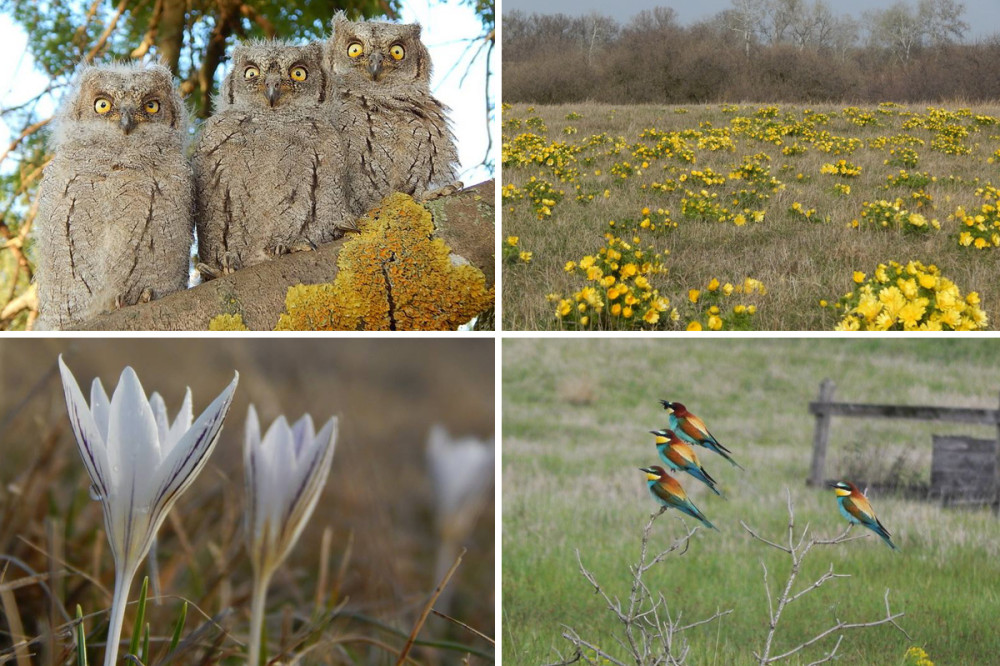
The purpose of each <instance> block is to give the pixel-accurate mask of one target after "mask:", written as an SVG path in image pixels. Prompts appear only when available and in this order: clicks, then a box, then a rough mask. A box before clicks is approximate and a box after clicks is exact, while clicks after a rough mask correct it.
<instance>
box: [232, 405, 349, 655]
mask: <svg viewBox="0 0 1000 666" xmlns="http://www.w3.org/2000/svg"><path fill="white" fill-rule="evenodd" d="M336 442H337V417H333V418H331V419H330V420H329V421H327V422H326V425H324V426H323V429H322V430H320V431H319V433H318V434H317V433H316V430H315V428H314V427H313V421H312V417H310V416H309V415H308V414H306V415H305V416H303V417H302V418H300V419H299V420H298V421H297V422H296V423H295V425H292V426H290V425H288V421H286V420H285V417H284V416H279V417H278V418H277V419H276V420H275V421H274V423H272V424H271V427H270V428H268V430H267V433H266V434H265V435H264V437H263V439H261V436H260V421H259V420H258V419H257V410H255V409H254V407H253V405H250V408H249V410H247V424H246V439H245V440H244V446H243V462H244V466H245V467H244V472H245V475H246V489H247V503H246V523H247V547H248V549H249V551H250V563H251V564H252V565H253V571H254V589H253V602H252V607H251V611H250V659H249V661H248V662H247V663H248V664H250V665H251V666H257V665H258V664H259V663H260V658H261V654H260V649H261V645H260V642H261V630H262V627H263V624H264V604H265V602H266V600H267V586H268V583H270V581H271V576H272V575H274V572H275V570H276V569H277V568H278V566H279V565H280V564H281V562H282V561H283V560H284V559H285V557H287V556H288V553H289V552H290V551H291V550H292V546H294V545H295V542H296V540H298V538H299V535H300V534H301V533H302V530H303V528H305V526H306V523H307V522H308V521H309V516H311V515H312V512H313V509H314V508H316V502H317V501H318V500H319V495H320V491H322V489H323V486H324V485H325V484H326V478H327V476H329V474H330V465H331V463H332V462H333V450H334V446H335V445H336Z"/></svg>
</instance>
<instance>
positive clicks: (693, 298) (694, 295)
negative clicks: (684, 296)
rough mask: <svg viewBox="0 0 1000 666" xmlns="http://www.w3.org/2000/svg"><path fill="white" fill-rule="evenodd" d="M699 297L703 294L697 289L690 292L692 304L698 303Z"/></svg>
mask: <svg viewBox="0 0 1000 666" xmlns="http://www.w3.org/2000/svg"><path fill="white" fill-rule="evenodd" d="M699 296H701V292H700V291H698V290H697V289H689V290H688V300H690V301H691V302H692V303H697V302H698V297H699Z"/></svg>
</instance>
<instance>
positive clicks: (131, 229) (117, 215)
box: [35, 63, 194, 330]
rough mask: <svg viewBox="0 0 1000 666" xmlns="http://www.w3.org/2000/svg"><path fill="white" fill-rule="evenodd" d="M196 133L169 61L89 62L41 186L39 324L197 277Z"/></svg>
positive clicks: (152, 294)
mask: <svg viewBox="0 0 1000 666" xmlns="http://www.w3.org/2000/svg"><path fill="white" fill-rule="evenodd" d="M186 137H187V113H186V110H185V108H184V104H183V102H182V101H181V98H180V96H179V95H178V93H177V90H176V88H175V87H174V81H173V77H172V76H171V74H170V70H168V69H167V68H166V67H163V66H161V65H156V64H139V63H131V64H114V65H103V66H91V65H82V66H81V67H80V69H79V70H78V71H77V74H76V78H75V79H74V83H73V87H72V89H71V91H70V93H69V94H68V96H67V97H66V99H65V101H64V102H63V104H62V106H61V108H60V109H59V111H58V113H57V115H56V120H55V127H54V131H53V135H52V145H53V147H54V148H55V157H54V158H53V160H52V163H51V164H50V165H49V166H48V167H47V168H46V169H45V175H44V177H43V178H42V182H41V185H40V194H39V204H38V216H37V219H36V221H35V240H36V243H37V246H38V251H37V256H38V262H37V263H38V271H37V281H38V307H39V316H38V320H37V322H36V324H35V328H36V329H38V330H49V329H60V328H65V327H68V326H70V325H73V324H75V323H79V322H82V321H85V320H87V319H89V318H91V317H93V316H94V315H97V314H99V313H101V312H104V311H107V310H109V309H112V308H114V307H121V306H123V305H134V304H135V303H138V302H139V301H148V300H150V299H152V298H159V297H161V296H163V295H165V294H168V293H170V292H173V291H177V290H180V289H184V288H185V287H186V286H187V282H188V263H189V261H190V252H191V244H192V242H193V240H194V234H193V218H192V203H193V187H192V178H191V170H190V167H189V166H188V164H187V160H186V159H185V157H184V147H185V141H186Z"/></svg>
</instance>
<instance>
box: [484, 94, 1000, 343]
mask: <svg viewBox="0 0 1000 666" xmlns="http://www.w3.org/2000/svg"><path fill="white" fill-rule="evenodd" d="M934 106H935V107H937V106H939V105H934ZM997 123H1000V112H998V110H997V108H996V107H976V108H972V109H960V108H959V105H957V104H955V105H947V108H946V109H940V108H937V109H935V110H933V111H932V110H930V109H929V107H927V106H912V107H901V106H887V105H880V106H878V107H870V108H863V109H859V108H857V107H844V106H838V107H834V106H820V107H813V108H806V107H803V106H796V105H750V104H744V105H709V106H685V107H676V106H653V105H644V106H628V105H619V106H610V105H601V104H574V105H561V106H542V105H537V106H527V105H523V104H518V105H513V106H510V105H507V106H505V107H504V113H503V157H502V161H503V183H504V187H503V233H504V237H505V238H508V237H516V239H517V245H516V248H515V247H513V246H512V247H511V248H510V249H508V248H505V262H504V294H503V298H504V311H503V318H504V322H503V323H504V327H505V329H507V330H538V329H559V328H570V329H574V328H578V327H581V323H580V321H579V315H577V313H573V315H572V316H564V317H563V318H562V319H559V318H557V317H556V315H555V312H556V309H557V306H558V304H559V302H560V299H563V298H565V299H568V300H569V301H571V302H572V304H573V305H574V306H575V305H577V304H578V303H579V300H578V299H575V298H574V296H575V295H576V294H577V293H578V292H579V291H580V289H581V288H583V287H584V286H585V285H590V286H595V287H597V289H598V294H599V296H600V297H601V300H602V301H603V305H604V311H603V312H602V313H601V314H600V316H595V313H594V307H593V306H591V307H590V308H589V311H588V314H589V320H588V321H587V322H586V323H584V324H582V327H583V328H601V329H631V328H657V329H667V330H676V329H684V328H686V327H687V325H688V324H689V323H691V322H698V324H700V325H701V326H702V327H703V328H706V329H707V328H709V325H710V323H712V322H709V319H708V318H709V316H710V313H708V312H707V311H706V310H707V308H708V307H710V306H711V305H712V303H710V302H708V301H707V300H706V299H704V298H703V299H702V300H701V302H700V303H699V304H698V305H697V306H695V305H694V304H692V303H691V302H690V301H689V298H688V293H689V290H691V289H698V290H700V291H701V292H702V294H703V295H704V294H706V293H707V292H706V291H705V290H706V287H707V285H708V284H709V283H710V282H711V281H712V280H713V279H717V280H719V281H720V283H721V284H725V283H727V282H728V283H732V284H733V285H739V284H741V283H742V282H743V281H744V280H745V278H753V279H756V280H760V281H761V282H763V284H764V285H765V287H766V289H767V294H766V295H759V294H756V293H755V294H754V295H753V296H752V297H744V296H741V295H740V294H735V295H733V296H732V297H731V298H726V299H722V301H721V302H720V303H718V304H717V305H718V306H719V307H720V309H721V312H720V315H721V316H720V320H721V321H719V322H714V323H715V324H716V325H721V326H722V327H723V328H725V329H732V328H755V329H759V330H830V329H832V328H834V326H835V325H836V324H837V323H838V321H839V320H840V319H841V317H842V315H843V311H842V310H837V309H835V308H834V307H833V306H834V305H835V304H836V302H837V301H838V299H840V298H841V297H842V296H843V295H844V294H845V293H847V292H849V291H851V290H854V289H856V288H857V287H858V285H857V284H856V283H855V282H854V274H855V272H856V271H857V272H861V273H864V274H865V277H866V279H869V280H870V279H872V276H873V274H874V272H875V271H876V269H877V267H878V266H879V264H882V263H889V262H890V261H896V262H899V263H901V264H903V265H905V264H907V263H908V262H910V261H919V262H922V263H923V264H924V265H928V266H929V265H932V264H933V265H936V266H937V267H938V268H939V269H940V271H941V274H942V275H943V276H944V277H946V278H948V279H949V280H951V281H952V282H953V283H954V284H955V285H957V286H958V288H959V289H960V290H961V293H962V295H967V294H968V292H970V291H973V292H977V293H978V294H979V296H980V297H981V299H982V304H981V308H982V310H983V311H984V312H985V314H986V315H987V316H988V318H989V323H988V324H987V327H988V328H991V329H994V328H995V327H996V326H997V322H998V321H1000V277H998V276H1000V273H998V269H997V266H998V262H997V258H996V253H997V252H1000V248H998V247H997V246H1000V214H998V213H997V211H996V209H995V206H994V204H995V203H996V202H995V200H993V199H991V198H988V197H987V196H986V195H987V193H986V192H984V193H983V195H982V196H977V194H976V192H977V190H978V189H980V188H982V187H984V186H985V185H986V184H988V183H993V184H994V185H995V184H997V183H998V182H1000V160H998V159H997V152H998V148H1000V126H998V125H997ZM840 160H845V161H846V162H847V163H848V165H846V166H847V167H848V169H847V171H848V174H849V175H844V174H842V173H839V172H838V173H836V174H831V173H826V172H824V171H823V169H824V165H828V167H827V168H828V169H829V167H830V166H836V165H837V163H838V162H839V161H840ZM887 162H888V163H887ZM747 164H750V165H751V167H752V168H751V169H749V170H745V171H744V172H743V173H739V172H740V169H741V167H743V166H745V165H747ZM850 167H855V168H859V169H860V172H856V171H855V170H852V169H851V168H850ZM901 170H905V171H906V172H907V174H908V177H907V178H901V177H900V171H901ZM924 174H926V176H925V175H924ZM890 177H892V178H893V179H894V180H893V181H892V182H890V180H889V178H890ZM897 199H902V202H901V204H900V206H899V209H900V211H905V214H904V213H902V212H898V213H897V212H892V213H891V215H893V216H895V219H898V220H902V223H901V226H900V227H899V228H895V227H894V226H893V225H890V227H889V228H882V227H881V226H878V228H868V227H867V226H866V224H865V221H866V220H867V219H873V218H874V217H875V212H874V211H872V212H869V213H868V215H867V217H863V216H862V212H863V211H865V203H866V202H869V203H870V202H876V201H879V200H886V201H888V202H890V203H892V204H895V202H896V200H897ZM984 205H985V206H993V210H992V211H991V210H984V209H983V208H982V206H984ZM959 207H962V208H963V209H964V213H965V216H966V217H969V218H970V219H971V220H972V221H973V223H974V224H976V225H978V224H979V221H977V218H976V216H977V215H982V218H983V219H982V220H981V222H982V225H983V231H975V234H976V235H979V236H983V237H984V238H983V239H982V240H981V241H977V240H976V238H973V237H969V238H968V239H967V242H968V243H969V244H970V245H969V246H962V245H960V244H959V241H960V233H961V232H962V231H970V229H971V228H970V227H967V226H965V224H964V223H963V221H962V220H959V219H958V218H956V217H955V215H956V212H957V211H958V209H959ZM912 214H917V215H919V216H921V217H919V218H912V219H914V220H917V221H919V220H923V223H922V224H923V226H922V227H921V228H922V229H923V231H919V230H918V229H917V227H915V226H913V225H912V224H910V223H909V220H910V219H911V215H912ZM963 219H964V218H963ZM855 220H858V221H859V225H860V228H854V227H852V222H853V221H855ZM935 220H936V221H937V224H938V225H939V226H940V229H934V228H933V224H934V223H933V221H935ZM612 221H613V222H614V223H615V226H614V227H611V226H609V225H610V223H611V222H612ZM643 221H645V222H646V223H647V224H646V226H642V225H643ZM608 232H613V233H615V234H616V235H618V236H619V237H621V238H622V239H623V240H624V241H626V242H630V243H631V244H633V245H634V246H642V247H643V248H649V249H651V250H652V251H655V252H658V253H659V252H663V253H666V255H665V256H664V257H662V263H663V268H664V269H665V270H664V271H662V272H656V273H652V274H650V275H649V276H648V277H649V280H650V282H651V283H652V287H653V288H655V289H656V290H658V294H659V296H661V297H666V298H668V299H669V300H670V304H669V306H667V307H666V309H664V310H662V311H661V314H660V317H659V319H658V321H656V322H652V323H650V322H642V321H641V315H642V314H643V312H644V311H645V309H644V305H639V306H637V307H634V308H632V310H633V314H632V315H631V316H630V317H625V316H624V315H619V316H611V315H609V312H608V311H609V310H610V309H611V308H612V307H613V304H614V303H615V302H617V303H621V302H622V298H623V297H622V295H618V300H617V301H616V300H615V298H614V297H613V295H608V294H607V289H606V286H607V285H604V286H602V285H600V284H598V283H597V281H596V280H594V279H593V278H589V277H588V276H586V275H584V274H583V272H582V271H580V270H579V269H577V270H575V271H572V272H567V271H566V270H565V266H566V264H567V262H570V261H573V262H576V263H577V264H579V262H580V261H581V259H583V258H584V257H586V256H596V255H597V253H598V251H599V250H600V249H601V248H602V247H603V246H604V245H605V238H604V235H605V234H606V233H608ZM633 239H639V240H638V242H636V241H634V240H633ZM977 242H979V243H981V244H985V247H984V248H981V249H976V243H977ZM512 249H513V250H516V251H511V250H512ZM522 252H530V253H531V256H530V258H529V259H528V261H525V260H524V258H521V257H520V253H522ZM646 256H647V257H649V256H650V252H649V251H647V254H646ZM525 258H527V257H525ZM610 274H611V273H610V272H609V271H608V270H605V271H604V273H603V275H604V276H607V275H610ZM617 277H618V278H619V279H618V283H617V284H619V285H620V284H622V282H623V279H622V275H618V276H617ZM588 280H589V281H588ZM932 291H933V290H931V291H922V292H920V294H919V295H913V298H928V299H929V300H930V303H929V304H925V305H926V311H925V316H924V317H922V318H920V319H916V320H914V322H915V323H918V324H919V323H927V322H928V321H929V320H930V319H931V314H932V313H933V312H934V307H935V300H934V298H935V296H934V294H933V293H932ZM550 294H551V295H553V296H552V298H551V299H547V298H546V297H547V296H549V295H550ZM820 301H826V302H827V303H828V306H829V307H825V308H824V307H822V306H821V304H820ZM737 304H742V305H744V306H749V305H753V306H755V307H756V308H757V313H756V314H755V315H753V316H752V317H749V319H748V318H746V317H742V318H741V317H735V316H734V315H733V312H732V309H733V307H735V305H737ZM674 310H676V311H677V314H676V316H675V318H672V317H671V316H670V315H671V314H672V313H673V311H674ZM873 319H874V317H873ZM904 321H905V318H903V319H900V318H895V319H894V320H893V321H892V322H888V321H887V322H885V325H887V326H888V325H892V326H893V327H895V328H902V327H903V322H904ZM872 323H873V324H874V321H873V322H872Z"/></svg>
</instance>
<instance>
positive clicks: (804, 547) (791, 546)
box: [740, 489, 910, 666]
mask: <svg viewBox="0 0 1000 666" xmlns="http://www.w3.org/2000/svg"><path fill="white" fill-rule="evenodd" d="M785 492H786V495H787V503H788V546H787V547H786V546H783V545H780V544H778V543H775V542H774V541H770V540H768V539H765V538H764V537H762V536H760V535H759V534H757V532H755V531H754V530H753V529H752V528H751V527H750V526H749V525H747V524H746V523H745V522H743V521H742V520H741V521H740V525H742V526H743V529H745V530H746V531H747V532H748V533H749V534H750V536H751V537H753V538H754V539H756V540H757V541H760V542H762V543H765V544H767V545H768V546H770V547H772V548H775V549H777V550H780V551H782V552H784V553H788V555H789V556H791V558H792V568H791V571H789V572H788V579H787V580H786V581H785V588H784V590H783V591H782V593H781V596H779V597H778V605H777V608H775V606H774V601H773V598H772V596H771V587H770V585H769V584H768V580H767V566H766V565H765V564H764V562H763V561H761V563H760V566H761V568H763V570H764V590H765V592H767V613H768V623H769V624H768V632H767V638H766V639H765V642H764V648H763V650H762V651H761V652H754V653H753V654H754V658H755V659H757V660H758V664H759V666H767V664H773V663H775V662H778V661H781V660H783V659H787V658H788V657H790V656H792V655H793V654H795V653H797V652H799V651H800V650H803V649H805V648H807V647H809V646H811V645H813V644H815V643H817V642H819V641H821V640H823V639H824V638H826V637H827V636H830V635H831V634H834V633H836V632H838V631H842V630H845V629H861V628H865V627H877V626H879V625H882V624H891V625H892V626H894V627H896V629H899V631H901V632H902V633H903V634H904V635H905V636H906V637H907V638H909V637H910V636H909V634H907V633H906V631H905V630H904V629H903V628H902V627H900V626H899V624H897V623H896V620H897V619H899V618H901V617H902V616H903V615H904V613H893V612H892V610H891V609H890V608H889V590H886V591H885V597H884V600H885V617H883V618H882V619H880V620H874V621H872V622H843V621H842V620H840V619H837V621H836V624H835V625H834V626H832V627H830V628H829V629H826V630H825V631H822V632H820V633H819V634H816V635H815V636H814V637H812V638H810V639H809V640H807V641H805V642H804V643H801V644H800V645H798V646H796V647H794V648H792V649H790V650H788V651H787V652H783V653H781V654H778V655H776V656H771V648H772V646H773V643H774V635H775V633H776V632H777V629H778V623H779V621H780V620H781V614H782V612H784V610H785V608H786V607H787V606H788V605H789V604H790V603H792V602H793V601H796V600H797V599H799V598H801V597H802V596H804V595H806V594H808V593H809V592H812V591H813V590H815V589H817V588H818V587H820V586H821V585H823V584H824V583H825V582H827V581H829V580H833V579H834V578H849V577H850V574H840V573H836V572H834V570H833V564H832V563H831V564H830V568H829V569H828V570H827V571H826V573H824V574H823V575H822V576H820V577H819V578H817V579H816V580H815V581H814V582H813V583H812V584H810V585H808V586H806V587H805V588H803V589H801V590H799V591H798V592H796V593H794V594H793V593H792V586H793V584H794V583H795V579H796V577H797V576H798V574H799V570H800V568H801V566H802V561H803V559H805V556H806V555H807V554H808V553H809V551H810V550H812V547H813V546H832V545H836V544H841V543H847V542H848V541H854V540H856V539H863V538H866V537H867V536H868V535H866V534H862V535H856V536H850V532H851V525H850V524H848V526H847V527H846V528H845V529H844V531H843V532H841V533H840V534H839V535H837V536H835V537H833V538H832V539H817V538H815V537H813V538H811V539H809V540H808V541H806V535H807V534H808V533H809V524H808V523H807V524H806V526H805V527H804V528H803V530H802V533H801V534H800V535H799V539H798V542H797V543H796V541H795V511H794V510H793V509H792V494H791V492H790V491H788V490H787V489H786V491H785ZM843 638H844V637H843V634H841V635H840V636H838V637H837V642H836V644H835V645H834V646H833V649H831V650H830V651H829V652H828V653H827V654H826V656H825V657H823V658H822V659H820V660H819V661H814V662H812V664H822V663H825V662H827V661H831V660H832V659H834V658H835V657H836V654H837V649H838V648H839V647H840V643H841V641H842V640H843Z"/></svg>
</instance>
